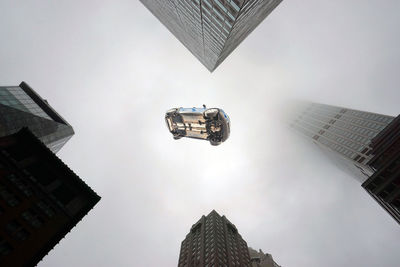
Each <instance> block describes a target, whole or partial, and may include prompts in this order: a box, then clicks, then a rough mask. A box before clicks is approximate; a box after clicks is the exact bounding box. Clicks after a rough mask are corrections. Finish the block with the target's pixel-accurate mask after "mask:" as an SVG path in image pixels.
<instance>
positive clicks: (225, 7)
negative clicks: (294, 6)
mask: <svg viewBox="0 0 400 267" xmlns="http://www.w3.org/2000/svg"><path fill="white" fill-rule="evenodd" d="M140 1H141V2H142V3H143V4H144V5H145V6H146V7H147V8H148V9H149V10H150V11H151V13H153V15H154V16H156V17H157V18H158V19H159V20H160V21H161V23H162V24H164V25H165V27H167V28H168V30H169V31H170V32H171V33H172V34H174V35H175V37H176V38H177V39H178V40H179V41H181V43H182V44H183V45H184V46H186V48H187V49H188V50H189V51H190V52H191V53H192V54H193V55H194V56H195V57H196V58H197V59H198V60H200V62H201V63H202V64H203V65H204V66H205V67H206V68H207V69H208V70H209V71H211V72H212V71H214V70H215V69H216V68H217V67H218V66H219V65H220V64H221V63H222V62H223V61H224V60H225V58H226V57H227V56H228V55H229V54H230V53H231V52H232V51H233V50H234V49H235V48H236V47H237V46H238V45H239V44H240V43H241V42H242V41H243V40H244V39H245V38H246V37H247V36H248V35H249V34H250V33H251V32H252V31H253V30H254V29H255V28H256V27H257V26H258V25H259V24H260V23H261V22H262V21H263V20H264V19H265V18H266V17H267V16H268V15H269V14H270V13H271V12H272V11H273V10H274V9H275V7H277V6H278V5H279V3H280V2H281V1H282V0H140Z"/></svg>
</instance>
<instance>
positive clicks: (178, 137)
mask: <svg viewBox="0 0 400 267" xmlns="http://www.w3.org/2000/svg"><path fill="white" fill-rule="evenodd" d="M181 138H182V136H180V135H174V139H175V140H178V139H181Z"/></svg>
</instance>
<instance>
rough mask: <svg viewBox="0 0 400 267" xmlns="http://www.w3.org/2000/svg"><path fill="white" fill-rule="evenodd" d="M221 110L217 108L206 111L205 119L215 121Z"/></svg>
mask: <svg viewBox="0 0 400 267" xmlns="http://www.w3.org/2000/svg"><path fill="white" fill-rule="evenodd" d="M218 113H219V110H218V109H216V108H210V109H207V110H206V111H204V118H206V119H213V118H215V117H217V116H218Z"/></svg>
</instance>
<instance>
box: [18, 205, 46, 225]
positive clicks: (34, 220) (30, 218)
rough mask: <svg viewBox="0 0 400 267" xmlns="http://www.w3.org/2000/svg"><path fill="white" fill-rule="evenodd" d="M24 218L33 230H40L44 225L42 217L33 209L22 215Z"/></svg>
mask: <svg viewBox="0 0 400 267" xmlns="http://www.w3.org/2000/svg"><path fill="white" fill-rule="evenodd" d="M21 216H22V218H23V219H24V220H25V221H26V222H28V223H29V224H30V225H31V226H32V227H33V228H39V227H41V226H42V225H43V220H42V219H41V218H40V216H39V215H38V214H37V213H36V212H35V211H34V210H32V209H29V210H27V211H24V212H23V213H22V214H21Z"/></svg>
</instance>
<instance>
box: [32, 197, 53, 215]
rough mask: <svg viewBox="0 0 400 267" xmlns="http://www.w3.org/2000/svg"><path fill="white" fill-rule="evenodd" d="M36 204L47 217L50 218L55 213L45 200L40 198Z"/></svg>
mask: <svg viewBox="0 0 400 267" xmlns="http://www.w3.org/2000/svg"><path fill="white" fill-rule="evenodd" d="M36 206H37V207H38V208H39V209H40V210H41V211H42V212H43V213H44V214H45V215H46V216H47V217H49V218H52V217H53V216H54V215H55V214H56V213H55V211H54V209H53V208H52V207H50V206H49V205H48V204H47V203H46V202H44V201H43V200H40V201H39V202H38V203H37V204H36Z"/></svg>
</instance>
